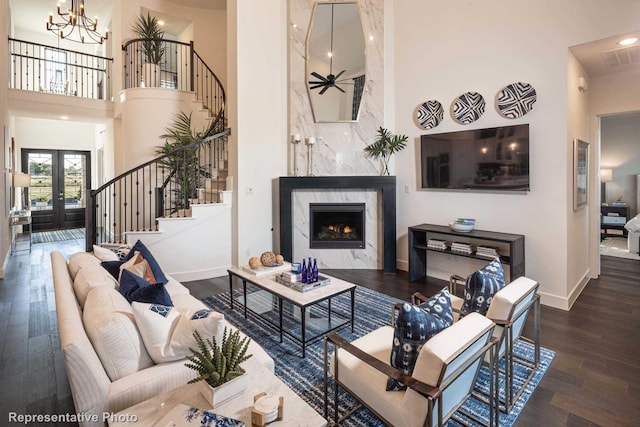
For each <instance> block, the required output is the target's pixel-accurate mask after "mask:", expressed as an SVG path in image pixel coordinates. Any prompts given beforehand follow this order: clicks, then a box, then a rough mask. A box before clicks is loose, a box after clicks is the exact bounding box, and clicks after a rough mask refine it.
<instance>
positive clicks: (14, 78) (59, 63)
mask: <svg viewBox="0 0 640 427" xmlns="http://www.w3.org/2000/svg"><path fill="white" fill-rule="evenodd" d="M9 52H10V55H11V60H10V71H9V72H10V77H9V80H10V82H9V87H10V88H11V89H20V90H28V91H34V92H42V93H51V94H56V95H67V96H77V97H80V98H90V99H107V100H109V99H111V96H112V87H111V84H112V82H111V67H112V64H113V59H112V58H105V57H102V56H97V55H90V54H87V53H83V52H77V51H74V50H68V49H61V48H58V47H54V46H47V45H43V44H39V43H32V42H28V41H24V40H18V39H13V38H9Z"/></svg>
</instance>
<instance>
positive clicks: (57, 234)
mask: <svg viewBox="0 0 640 427" xmlns="http://www.w3.org/2000/svg"><path fill="white" fill-rule="evenodd" d="M84 236H85V234H84V228H69V229H67V230H52V231H39V232H36V233H33V236H32V237H31V242H32V243H49V242H58V241H60V240H73V239H84Z"/></svg>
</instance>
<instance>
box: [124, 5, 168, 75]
mask: <svg viewBox="0 0 640 427" xmlns="http://www.w3.org/2000/svg"><path fill="white" fill-rule="evenodd" d="M132 29H133V32H134V33H135V34H136V36H137V37H138V38H139V39H142V41H141V48H142V54H143V55H144V58H145V63H144V64H143V65H142V71H143V72H142V75H143V78H144V82H145V86H147V87H159V86H160V62H162V57H163V56H164V50H165V47H164V31H162V29H161V28H160V23H159V22H158V19H156V17H155V16H151V14H149V12H147V16H146V17H145V16H144V15H143V14H140V16H138V19H137V20H136V22H134V24H133V27H132Z"/></svg>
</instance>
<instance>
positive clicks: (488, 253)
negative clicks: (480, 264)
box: [476, 246, 500, 259]
mask: <svg viewBox="0 0 640 427" xmlns="http://www.w3.org/2000/svg"><path fill="white" fill-rule="evenodd" d="M476 255H477V256H479V257H482V258H490V259H494V258H496V257H499V256H500V254H499V253H498V248H497V247H495V246H478V248H477V249H476Z"/></svg>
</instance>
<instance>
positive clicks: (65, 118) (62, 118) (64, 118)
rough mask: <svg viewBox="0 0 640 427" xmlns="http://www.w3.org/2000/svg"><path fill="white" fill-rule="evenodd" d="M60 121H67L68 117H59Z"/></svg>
mask: <svg viewBox="0 0 640 427" xmlns="http://www.w3.org/2000/svg"><path fill="white" fill-rule="evenodd" d="M60 120H69V116H60Z"/></svg>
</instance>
